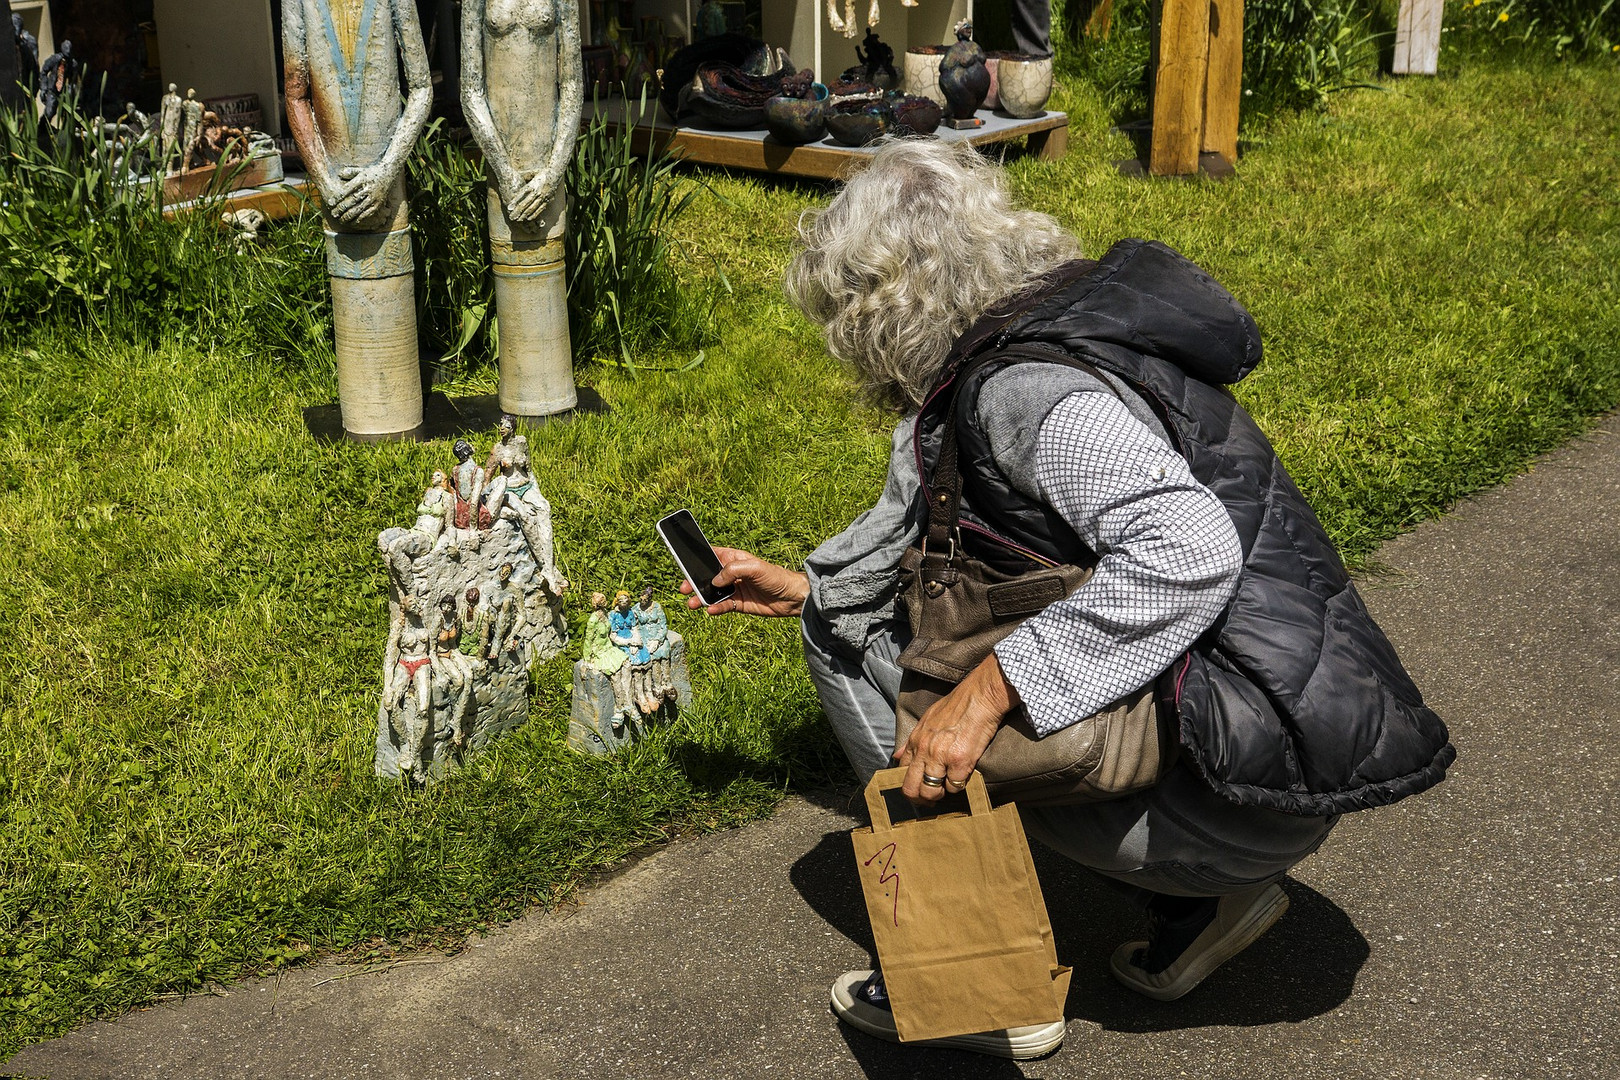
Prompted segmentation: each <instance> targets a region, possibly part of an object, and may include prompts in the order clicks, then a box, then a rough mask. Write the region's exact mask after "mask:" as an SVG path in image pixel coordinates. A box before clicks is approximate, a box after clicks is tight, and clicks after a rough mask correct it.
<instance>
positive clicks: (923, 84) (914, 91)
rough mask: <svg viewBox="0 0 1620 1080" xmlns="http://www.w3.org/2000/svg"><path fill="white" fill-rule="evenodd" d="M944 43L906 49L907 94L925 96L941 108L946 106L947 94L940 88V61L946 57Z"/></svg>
mask: <svg viewBox="0 0 1620 1080" xmlns="http://www.w3.org/2000/svg"><path fill="white" fill-rule="evenodd" d="M945 49H946V46H944V45H919V46H917V47H916V48H915V49H907V50H906V94H907V96H909V97H925V98H927V99H929V100H930V101H933V102H935V103H936V104H938V105H939V107H940V108H942V109H943V108H944V107H945V94H944V91H942V90H940V88H939V62H940V61H941V60H943V59H945Z"/></svg>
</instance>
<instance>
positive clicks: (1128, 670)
mask: <svg viewBox="0 0 1620 1080" xmlns="http://www.w3.org/2000/svg"><path fill="white" fill-rule="evenodd" d="M1035 442H1036V446H1035V473H1036V480H1037V482H1038V484H1039V486H1040V494H1041V497H1042V499H1043V500H1044V501H1045V502H1046V503H1047V504H1048V505H1050V506H1051V507H1052V508H1053V509H1055V510H1056V511H1057V512H1058V513H1059V514H1060V515H1061V516H1062V517H1063V519H1064V520H1065V521H1066V522H1068V523H1069V525H1070V526H1071V527H1072V528H1073V529H1074V530H1075V532H1076V533H1078V534H1079V536H1080V538H1081V539H1082V540H1084V541H1085V543H1086V544H1087V546H1089V547H1090V548H1091V549H1092V550H1093V551H1095V552H1096V553H1097V555H1098V556H1099V559H1100V561H1099V562H1098V564H1097V569H1096V572H1095V573H1094V574H1093V575H1092V577H1091V579H1090V580H1089V581H1087V582H1086V583H1085V584H1084V585H1082V586H1081V587H1080V588H1079V589H1077V590H1075V592H1074V593H1073V594H1072V595H1071V596H1069V597H1068V598H1067V599H1065V600H1060V601H1058V602H1057V603H1055V604H1053V605H1051V606H1050V607H1048V608H1047V609H1046V610H1045V611H1043V612H1041V613H1040V614H1039V615H1036V616H1034V617H1033V618H1031V619H1029V620H1028V621H1027V622H1025V623H1024V624H1023V625H1022V626H1020V627H1019V628H1018V629H1017V630H1015V631H1013V633H1012V634H1010V635H1009V636H1008V637H1007V638H1005V639H1004V640H1003V641H1002V642H1001V643H1000V644H999V645H997V646H996V656H997V658H998V659H999V660H1000V661H1001V667H1002V670H1003V671H1004V672H1005V673H1006V676H1007V680H1008V681H1009V682H1010V683H1012V685H1013V687H1014V688H1015V689H1017V691H1018V695H1019V697H1020V698H1022V699H1023V702H1024V706H1025V708H1026V709H1028V711H1029V718H1030V722H1031V723H1032V724H1033V725H1034V727H1035V730H1036V731H1038V732H1039V733H1040V734H1042V735H1050V734H1051V733H1052V732H1054V731H1057V730H1058V729H1060V728H1063V727H1067V726H1068V725H1069V724H1072V723H1074V722H1075V721H1077V720H1082V719H1084V718H1086V717H1088V716H1091V715H1093V714H1095V713H1097V712H1098V711H1099V710H1101V709H1103V708H1104V707H1106V706H1107V705H1109V704H1111V703H1113V702H1115V701H1117V700H1119V699H1120V698H1121V697H1124V696H1125V695H1126V694H1129V693H1132V692H1133V691H1135V690H1138V689H1140V688H1141V687H1143V686H1146V685H1147V684H1148V683H1149V682H1150V681H1152V680H1153V679H1154V678H1155V677H1157V676H1158V674H1159V673H1160V672H1161V671H1163V670H1164V669H1165V668H1167V667H1169V666H1170V664H1172V663H1173V662H1174V661H1175V660H1176V658H1177V657H1179V656H1180V655H1181V654H1182V653H1183V652H1185V651H1186V649H1187V647H1188V646H1189V645H1191V644H1192V643H1193V642H1194V641H1195V640H1196V639H1197V638H1198V636H1199V635H1200V634H1202V633H1203V632H1204V631H1205V630H1207V629H1208V628H1209V627H1210V626H1212V625H1213V624H1214V622H1215V620H1216V619H1217V618H1218V617H1219V616H1220V614H1221V611H1222V610H1223V609H1224V608H1225V607H1226V605H1227V604H1228V603H1229V602H1230V601H1231V599H1232V596H1233V595H1234V593H1235V592H1236V590H1237V579H1238V572H1239V571H1240V570H1241V568H1242V565H1243V549H1242V545H1241V544H1240V543H1239V541H1238V536H1237V530H1236V529H1235V528H1233V526H1232V520H1231V518H1230V517H1228V516H1227V513H1226V508H1225V507H1223V506H1222V505H1221V502H1220V500H1219V499H1217V498H1216V497H1215V495H1214V494H1213V493H1212V492H1211V491H1210V490H1209V489H1208V488H1206V487H1204V486H1203V485H1202V484H1200V483H1199V482H1198V481H1197V480H1195V479H1194V478H1193V475H1192V472H1191V470H1190V469H1188V467H1187V463H1186V461H1185V460H1184V459H1183V458H1182V457H1181V455H1180V454H1178V453H1176V452H1175V451H1174V450H1172V449H1171V448H1170V447H1168V446H1166V445H1165V443H1164V442H1163V441H1162V440H1160V439H1159V438H1158V437H1157V436H1155V435H1154V434H1153V433H1152V432H1151V431H1149V430H1148V429H1147V428H1146V427H1145V426H1143V424H1142V422H1141V421H1139V420H1137V419H1136V418H1135V417H1133V416H1132V415H1131V414H1130V413H1129V412H1128V411H1127V410H1126V408H1125V406H1124V405H1123V404H1122V403H1121V402H1120V401H1119V399H1118V398H1116V397H1114V396H1113V395H1112V394H1104V393H1095V392H1082V393H1075V394H1071V395H1069V396H1068V397H1067V398H1064V399H1063V401H1061V402H1060V403H1059V404H1058V405H1057V407H1056V408H1054V409H1053V410H1052V412H1051V413H1050V414H1049V415H1048V416H1047V418H1046V420H1045V421H1044V422H1043V423H1042V424H1041V427H1040V430H1039V433H1038V435H1037V437H1036V441H1035Z"/></svg>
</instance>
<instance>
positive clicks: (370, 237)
mask: <svg viewBox="0 0 1620 1080" xmlns="http://www.w3.org/2000/svg"><path fill="white" fill-rule="evenodd" d="M282 37H283V46H284V48H283V52H284V54H285V56H286V64H287V122H288V124H289V126H290V127H291V128H292V133H293V138H294V139H295V140H297V143H298V150H299V153H300V154H302V155H303V158H304V165H305V168H306V169H307V170H308V172H309V176H310V179H311V180H312V181H313V182H314V184H315V187H316V190H317V191H318V192H319V194H320V197H321V213H322V215H323V217H324V218H325V222H326V265H327V271H328V273H330V275H331V280H332V315H333V322H334V323H335V324H336V331H337V369H338V371H337V374H338V404H339V407H340V408H341V410H342V413H343V430H344V432H345V433H346V434H347V435H348V436H349V437H350V438H353V439H358V440H362V441H373V440H379V439H397V438H410V437H412V436H414V435H417V434H419V433H420V431H421V428H422V377H421V372H420V367H419V362H418V354H417V345H416V291H415V281H414V277H413V273H412V271H413V263H412V260H411V234H410V221H409V216H408V211H407V207H406V202H405V176H404V171H405V161H406V158H407V157H408V156H409V154H410V153H411V150H412V149H413V148H414V147H415V145H416V139H417V136H419V135H420V134H421V132H422V126H423V125H424V124H425V123H426V122H427V118H428V110H429V109H430V108H431V106H432V102H433V87H432V76H431V73H430V71H429V69H428V61H427V51H426V49H425V48H424V47H423V45H422V31H421V27H420V26H419V25H418V23H417V15H416V3H415V0H286V2H285V3H283V5H282ZM402 74H403V76H404V79H403V81H404V85H405V87H406V91H407V96H406V97H405V99H404V101H403V103H402V102H401V100H400V83H401V75H402Z"/></svg>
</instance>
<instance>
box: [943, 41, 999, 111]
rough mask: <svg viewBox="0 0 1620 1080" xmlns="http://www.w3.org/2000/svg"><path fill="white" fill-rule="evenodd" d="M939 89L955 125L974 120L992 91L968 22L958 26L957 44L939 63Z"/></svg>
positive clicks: (979, 49)
mask: <svg viewBox="0 0 1620 1080" xmlns="http://www.w3.org/2000/svg"><path fill="white" fill-rule="evenodd" d="M939 89H940V93H942V94H944V95H945V111H946V114H947V115H948V116H949V117H950V118H951V119H952V120H955V121H962V120H973V119H974V116H973V114H974V113H975V112H977V111H978V109H979V106H980V105H982V104H984V95H985V94H987V93H988V92H989V91H990V72H989V71H987V70H986V69H985V66H984V50H983V49H981V48H979V45H978V43H977V42H975V41H974V40H973V24H972V23H970V22H968V21H967V20H966V19H963V20H962V21H961V22H959V23H957V24H956V44H955V45H952V46H951V47H950V48H949V49H948V50H946V53H945V56H944V58H943V59H941V60H940V62H939Z"/></svg>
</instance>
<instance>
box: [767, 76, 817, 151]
mask: <svg viewBox="0 0 1620 1080" xmlns="http://www.w3.org/2000/svg"><path fill="white" fill-rule="evenodd" d="M812 93H813V94H814V95H815V96H814V97H811V98H796V97H781V96H778V97H773V98H771V100H769V101H767V102H766V103H765V127H766V128H767V129H768V130H769V131H770V133H771V137H772V138H774V139H775V140H776V141H777V142H780V143H787V144H788V145H789V146H801V145H803V144H804V143H808V142H815V141H816V140H817V139H820V138H822V137H823V136H825V135H826V134H827V88H826V87H825V86H822V85H821V84H820V83H816V84H815V86H814V87H813V88H812Z"/></svg>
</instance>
